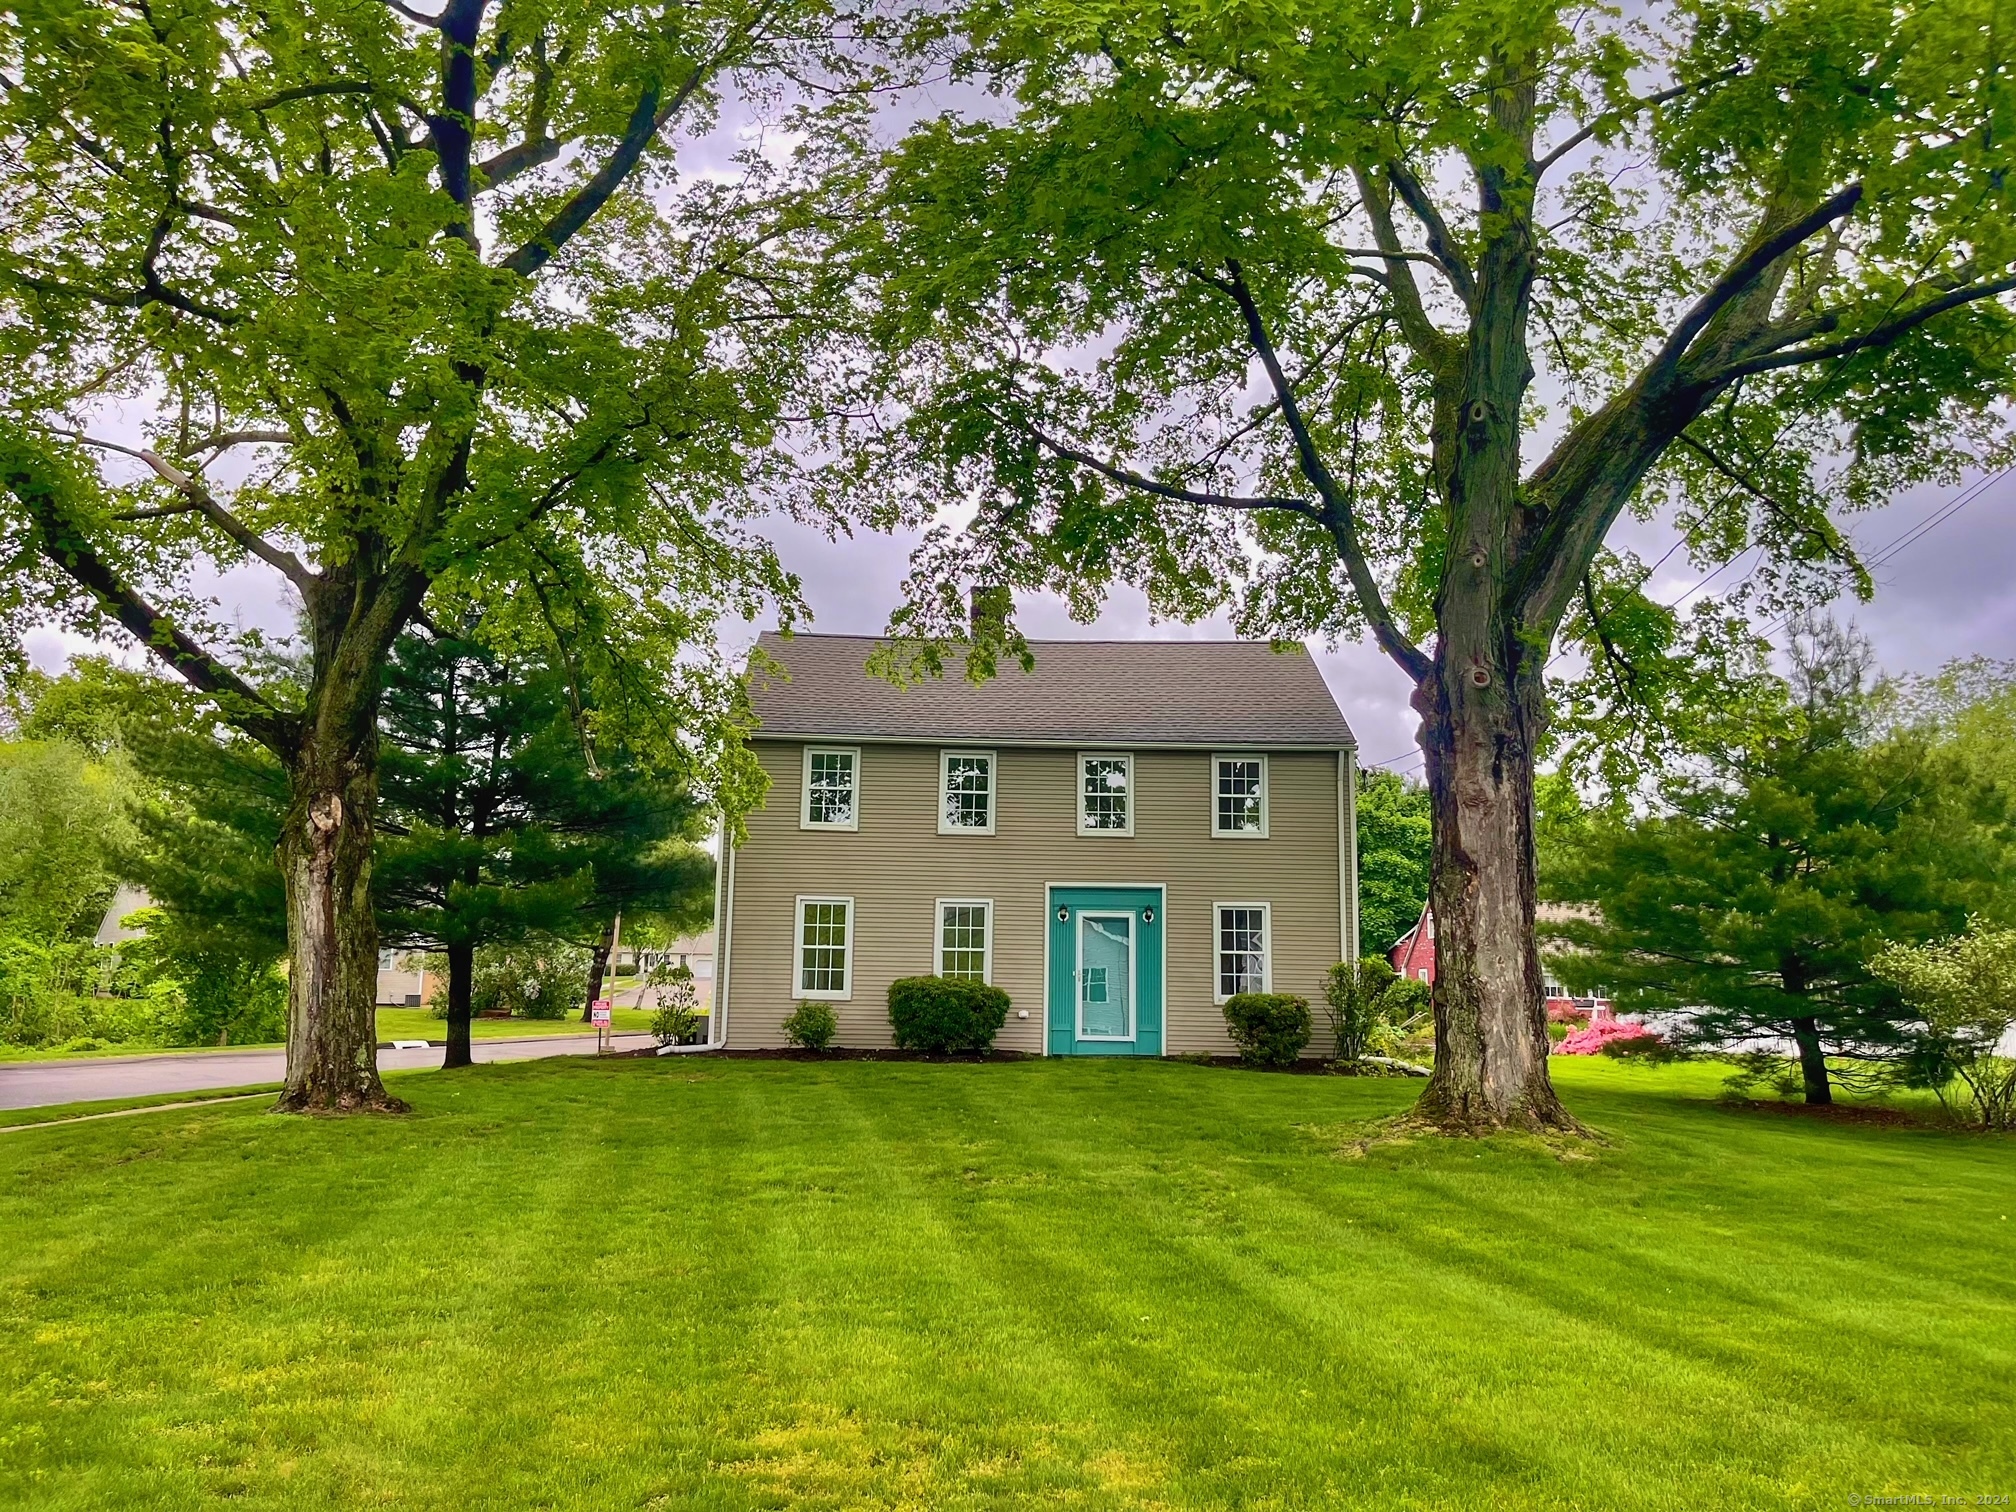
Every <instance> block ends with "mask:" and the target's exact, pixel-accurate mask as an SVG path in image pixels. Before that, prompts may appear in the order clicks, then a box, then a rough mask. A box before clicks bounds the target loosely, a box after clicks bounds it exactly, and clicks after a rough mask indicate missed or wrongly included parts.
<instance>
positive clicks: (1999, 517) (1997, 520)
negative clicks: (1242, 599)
mask: <svg viewBox="0 0 2016 1512" xmlns="http://www.w3.org/2000/svg"><path fill="white" fill-rule="evenodd" d="M1977 481H1978V480H1977ZM1965 492H1967V490H1964V489H1947V488H1928V489H1922V490H1918V491H1915V492H1913V493H1910V494H1907V495H1904V496H1902V497H1901V498H1900V499H1899V500H1898V501H1897V502H1895V503H1893V504H1892V505H1890V506H1889V507H1887V508H1885V509H1882V510H1877V511H1874V512H1871V513H1869V514H1865V515H1861V516H1857V517H1855V518H1854V519H1852V520H1851V521H1850V522H1849V524H1850V527H1851V529H1850V533H1851V535H1852V537H1853V539H1854V540H1855V542H1856V544H1857V546H1858V547H1859V548H1860V549H1861V550H1862V552H1863V555H1864V558H1865V560H1873V559H1874V558H1877V557H1880V556H1882V555H1883V554H1884V551H1885V548H1887V547H1889V546H1890V545H1891V544H1892V543H1893V542H1895V541H1897V540H1898V539H1899V538H1901V537H1903V536H1905V535H1906V534H1907V533H1908V532H1910V531H1912V530H1913V529H1914V528H1915V527H1918V526H1920V525H1923V524H1925V523H1926V522H1927V521H1929V520H1930V519H1932V517H1934V516H1935V515H1937V514H1939V513H1940V512H1942V511H1943V510H1945V509H1947V508H1948V507H1949V506H1950V505H1952V504H1953V503H1954V502H1955V501H1956V500H1957V499H1958V498H1959V497H1960V496H1961V495H1962V494H1963V493H1965ZM774 538H775V539H776V541H777V543H778V549H779V551H780V553H781V554H782V556H783V558H784V562H785V565H786V566H788V567H790V568H791V569H792V570H793V571H795V572H796V573H798V574H799V576H800V577H801V578H802V579H803V580H804V584H805V598H806V602H807V603H808V604H809V605H810V606H811V609H812V613H813V616H814V618H813V622H812V624H811V625H810V626H809V627H806V628H809V629H811V630H814V631H826V632H829V633H842V634H852V635H872V634H875V633H876V632H878V631H880V630H881V629H882V628H883V627H884V625H885V624H886V623H887V622H888V618H889V612H890V611H891V610H892V609H894V608H895V607H896V604H897V599H898V594H899V592H900V588H901V582H902V578H903V573H904V567H905V563H906V559H907V556H908V553H909V551H910V548H911V546H912V545H913V544H914V540H913V538H910V537H891V536H861V537H857V538H855V539H852V540H848V539H845V538H842V539H841V540H840V541H839V542H838V543H834V542H830V541H828V540H827V539H826V538H825V537H824V536H823V535H821V534H820V533H819V532H817V531H815V530H812V529H810V528H807V527H803V526H794V525H788V524H787V525H784V526H783V527H781V528H780V529H779V530H778V531H777V532H775V536H774ZM1613 541H1618V542H1626V543H1628V544H1631V545H1633V546H1634V547H1635V548H1636V549H1637V550H1638V551H1639V554H1640V555H1641V556H1642V557H1643V558H1644V559H1645V560H1647V561H1652V560H1656V559H1657V557H1658V556H1659V554H1660V553H1661V552H1663V551H1664V550H1665V548H1666V546H1667V545H1668V544H1670V541H1671V537H1670V535H1667V534H1664V533H1662V532H1660V531H1659V530H1657V529H1656V528H1654V529H1648V528H1645V527H1633V528H1632V531H1631V533H1630V534H1628V535H1627V534H1626V533H1625V532H1624V531H1621V530H1620V531H1619V532H1618V533H1617V534H1615V535H1614V536H1613ZM1751 561H1754V557H1753V558H1748V559H1739V560H1738V562H1737V563H1736V564H1735V565H1734V567H1733V569H1732V570H1731V571H1728V572H1725V573H1723V574H1722V575H1721V576H1720V577H1719V578H1716V579H1715V580H1714V581H1713V582H1711V583H1710V584H1709V585H1708V587H1707V589H1706V590H1704V594H1705V595H1706V596H1712V595H1713V594H1714V593H1716V592H1717V591H1718V590H1720V589H1722V588H1724V587H1726V586H1728V585H1729V584H1731V583H1733V582H1735V581H1737V580H1738V579H1739V578H1740V577H1741V576H1742V574H1743V573H1744V572H1745V571H1747V570H1748V567H1749V565H1750V563H1751ZM1875 576H1876V580H1877V590H1876V596H1875V597H1874V598H1873V599H1872V600H1871V601H1870V602H1868V603H1866V604H1856V603H1854V602H1853V601H1852V600H1850V601H1844V602H1843V603H1842V604H1841V605H1839V606H1838V612H1839V613H1840V614H1841V616H1842V617H1844V618H1850V619H1853V620H1854V621H1855V623H1856V624H1858V625H1859V626H1860V627H1861V628H1862V630H1863V631H1864V632H1865V633H1866V634H1867V635H1868V636H1869V638H1870V640H1871V641H1872V642H1873V643H1874V644H1875V648H1876V654H1877V658H1878V660H1879V661H1880V663H1881V664H1882V666H1883V669H1884V670H1885V671H1888V672H1929V671H1932V670H1934V669H1936V668H1938V667H1939V666H1941V665H1943V664H1944V663H1946V662H1948V661H1951V660H1953V659H1954V658H1956V657H1963V656H1975V655H1981V656H1992V657H1999V658H2016V474H2009V475H2006V476H2003V477H2001V478H1999V479H1996V480H1994V481H1989V482H1987V484H1986V486H1985V487H1981V488H1977V489H1975V490H1973V491H1972V497H1971V499H1969V500H1968V502H1966V503H1965V504H1963V505H1962V506H1961V507H1960V509H1959V510H1958V511H1957V512H1954V513H1952V514H1951V515H1950V516H1949V517H1948V518H1946V519H1945V520H1943V521H1942V522H1940V523H1938V524H1936V525H1933V526H1932V527H1931V528H1930V529H1929V530H1928V531H1926V532H1925V533H1924V534H1923V535H1922V536H1920V537H1919V538H1918V539H1917V540H1915V541H1913V542H1911V543H1910V544H1908V545H1905V546H1904V547H1902V549H1900V550H1898V551H1897V552H1896V553H1895V555H1894V556H1892V557H1891V558H1890V559H1889V560H1888V561H1887V562H1885V563H1884V564H1883V565H1882V566H1881V567H1879V568H1877V569H1876V572H1875ZM1701 580H1702V574H1700V573H1698V572H1696V571H1695V570H1694V569H1693V568H1691V567H1689V566H1688V565H1687V564H1686V562H1685V561H1684V560H1683V558H1682V556H1681V555H1680V554H1677V553H1676V554H1675V555H1674V556H1673V557H1672V558H1671V559H1670V560H1669V561H1668V562H1667V563H1666V565H1665V566H1663V567H1662V568H1661V569H1660V570H1659V571H1658V573H1657V574H1655V576H1654V577H1653V579H1652V582H1651V584H1650V587H1649V590H1648V591H1649V592H1650V593H1651V595H1652V596H1653V597H1654V598H1656V599H1659V600H1661V601H1662V602H1671V601H1673V600H1674V599H1676V598H1678V597H1680V596H1681V595H1682V594H1685V593H1687V592H1688V590H1689V589H1691V588H1693V587H1694V585H1695V584H1696V583H1698V582H1700V581H1701ZM1691 602H1692V601H1691V600H1690V602H1689V605H1687V606H1684V607H1691ZM1018 617H1019V619H1020V622H1021V625H1022V628H1023V631H1024V633H1025V634H1027V635H1030V636H1031V637H1048V638H1057V639H1069V638H1074V637H1102V638H1107V639H1124V640H1134V639H1143V640H1185V639H1193V638H1198V637H1228V636H1230V635H1231V633H1232V632H1231V630H1230V628H1229V627H1228V626H1227V625H1226V624H1225V623H1224V622H1223V621H1216V620H1214V621H1206V622H1205V623H1203V624H1199V625H1183V624H1172V623H1168V622H1164V623H1161V624H1153V623H1150V620H1149V616H1148V610H1147V605H1146V603H1145V601H1144V600H1143V599H1142V598H1141V596H1140V595H1139V594H1136V593H1132V592H1129V593H1127V594H1126V595H1125V596H1123V597H1121V598H1119V599H1117V600H1116V601H1115V602H1113V603H1112V604H1111V605H1109V606H1108V608H1107V610H1106V612H1105V613H1104V614H1103V615H1101V616H1100V618H1099V619H1098V620H1096V621H1095V622H1094V623H1092V624H1090V625H1078V624H1074V623H1073V622H1072V620H1071V618H1070V616H1069V615H1068V614H1067V613H1066V612H1065V609H1064V605H1063V603H1062V602H1061V601H1060V600H1057V599H1054V598H1050V597H1048V596H1043V597H1025V598H1023V599H1022V600H1020V601H1019V604H1018ZM744 638H745V639H746V637H744ZM1312 650H1313V651H1314V653H1315V655H1316V659H1317V662H1318V664H1319V665H1320V666H1321V667H1322V669H1323V675H1324V677H1325V678H1326V679H1327V680H1328V681H1329V684H1330V691H1331V692H1332V693H1333V694H1334V695H1335V696H1336V699H1337V702H1338V704H1339V706H1340V707H1342V709H1343V710H1344V714H1345V717H1346V718H1347V719H1349V720H1350V722H1351V725H1352V728H1353V729H1355V730H1356V731H1357V732H1358V741H1359V750H1360V752H1361V755H1362V757H1363V759H1364V760H1365V761H1366V762H1368V763H1371V764H1384V763H1387V762H1389V761H1390V762H1391V763H1392V764H1393V765H1396V766H1403V767H1404V766H1409V765H1413V766H1415V767H1417V768H1418V759H1417V760H1414V761H1411V762H1410V760H1409V759H1408V758H1409V757H1410V754H1411V752H1412V748H1413V746H1414V737H1415V726H1416V723H1417V720H1416V716H1415V714H1414V712H1413V711H1412V710H1411V709H1410V708H1409V707H1408V705H1407V695H1408V691H1409V690H1408V685H1407V680H1406V679H1405V678H1404V677H1403V676H1402V675H1401V674H1400V673H1399V671H1398V670H1397V669H1395V668H1394V666H1393V665H1392V663H1390V662H1388V661H1387V660H1386V658H1385V657H1384V656H1382V655H1380V654H1379V653H1378V652H1377V651H1375V650H1373V649H1371V648H1370V647H1369V646H1357V645H1347V646H1340V647H1339V648H1338V649H1337V650H1336V651H1335V652H1330V651H1327V650H1325V649H1324V648H1323V647H1321V646H1315V647H1312Z"/></svg>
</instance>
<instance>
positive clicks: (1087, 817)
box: [1078, 751, 1134, 835]
mask: <svg viewBox="0 0 2016 1512" xmlns="http://www.w3.org/2000/svg"><path fill="white" fill-rule="evenodd" d="M1078 833H1079V834H1081V835H1131V834H1133V833H1134V758H1133V757H1132V756H1128V755H1124V754H1118V755H1112V754H1106V753H1103V752H1092V751H1087V752H1085V753H1083V754H1081V755H1080V756H1079V758H1078Z"/></svg>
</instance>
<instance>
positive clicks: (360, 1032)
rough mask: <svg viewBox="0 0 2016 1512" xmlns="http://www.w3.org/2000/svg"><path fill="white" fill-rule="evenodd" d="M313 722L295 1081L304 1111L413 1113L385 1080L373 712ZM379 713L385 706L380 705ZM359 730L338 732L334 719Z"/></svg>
mask: <svg viewBox="0 0 2016 1512" xmlns="http://www.w3.org/2000/svg"><path fill="white" fill-rule="evenodd" d="M318 712H320V713H322V714H323V715H324V716H325V718H323V719H315V718H312V717H311V719H310V721H309V727H308V729H307V730H306V731H305V732H304V733H303V735H302V739H301V745H300V747H299V749H298V750H297V751H296V753H295V759H294V760H293V762H292V763H290V769H289V772H288V780H289V786H290V789H291V791H290V795H289V802H288V808H287V818H286V823H285V826H284V827H283V829H282V830H281V835H280V846H279V859H280V866H281V870H282V871H283V872H285V874H286V879H287V948H288V956H289V967H288V982H287V1087H286V1090H285V1091H284V1092H282V1093H281V1095H280V1101H279V1104H278V1107H279V1108H280V1109H282V1110H284V1111H288V1112H296V1113H350V1112H360V1111H365V1110H374V1109H375V1110H381V1111H389V1112H403V1111H404V1110H405V1107H406V1105H405V1104H404V1103H403V1102H401V1101H399V1099H397V1098H395V1097H390V1096H388V1095H387V1094H386V1091H385V1087H384V1084H383V1083H382V1082H380V1081H379V1079H378V1036H377V1024H376V1011H377V1010H376V1004H377V997H378V991H377V988H378V924H377V920H376V919H375V918H374V917H373V916H372V912H371V826H372V811H373V808H374V807H375V804H376V800H377V796H378V795H377V780H378V773H377V743H376V739H375V731H374V730H373V728H372V722H371V718H370V716H369V714H367V715H366V716H365V717H364V719H363V720H362V722H361V724H360V723H359V721H358V720H357V719H355V718H346V719H339V720H334V721H329V720H327V719H326V715H327V714H328V713H329V712H330V711H329V710H328V709H326V707H325V709H324V710H321V711H318ZM374 712H375V711H374ZM332 723H333V724H334V725H336V726H337V727H338V728H342V729H346V730H348V731H351V732H354V733H352V734H351V735H350V736H349V738H347V739H339V738H335V737H332V736H331V735H330V734H329V733H328V729H329V726H330V724H332Z"/></svg>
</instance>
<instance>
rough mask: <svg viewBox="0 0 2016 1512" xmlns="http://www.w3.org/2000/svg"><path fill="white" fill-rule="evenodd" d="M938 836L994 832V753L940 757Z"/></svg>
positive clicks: (947, 753) (944, 753)
mask: <svg viewBox="0 0 2016 1512" xmlns="http://www.w3.org/2000/svg"><path fill="white" fill-rule="evenodd" d="M938 833H939V834H941V835H991V834H993V833H994V753H993V752H992V751H945V752H943V753H942V754H941V755H940V756H939V758H938Z"/></svg>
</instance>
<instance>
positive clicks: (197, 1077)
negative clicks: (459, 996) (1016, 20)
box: [0, 1034, 651, 1108]
mask: <svg viewBox="0 0 2016 1512" xmlns="http://www.w3.org/2000/svg"><path fill="white" fill-rule="evenodd" d="M650 1043H651V1036H650V1035H648V1034H619V1035H617V1036H616V1048H617V1049H619V1050H635V1049H637V1048H638V1047H639V1046H640V1045H648V1044H650ZM473 1053H474V1054H475V1057H476V1059H477V1060H479V1061H507V1060H540V1059H543V1058H544V1057H546V1056H549V1055H593V1054H594V1053H595V1036H594V1035H592V1034H539V1035H529V1036H527V1037H525V1038H523V1039H479V1040H477V1041H476V1042H475V1045H474V1047H473ZM440 1064H441V1047H440V1046H438V1045H435V1046H432V1047H430V1048H428V1049H425V1050H380V1051H379V1052H378V1069H379V1070H381V1071H415V1070H423V1069H425V1068H427V1067H430V1066H438V1065H440ZM286 1076H287V1052H286V1051H284V1050H280V1049H277V1048H276V1049H263V1050H186V1051H182V1052H180V1053H177V1054H170V1055H121V1056H107V1057H104V1058H103V1059H99V1060H74V1061H14V1062H12V1063H7V1064H0V1108H41V1107H46V1106H48V1105H49V1104H51V1103H72V1102H93V1101H96V1100H98V1099H99V1098H106V1097H149V1096H152V1095H153V1094H154V1093H157V1092H210V1091H215V1090H216V1089H217V1088H219V1087H250V1086H257V1085H259V1084H260V1083H261V1082H280V1081H283V1080H285V1079H286Z"/></svg>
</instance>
